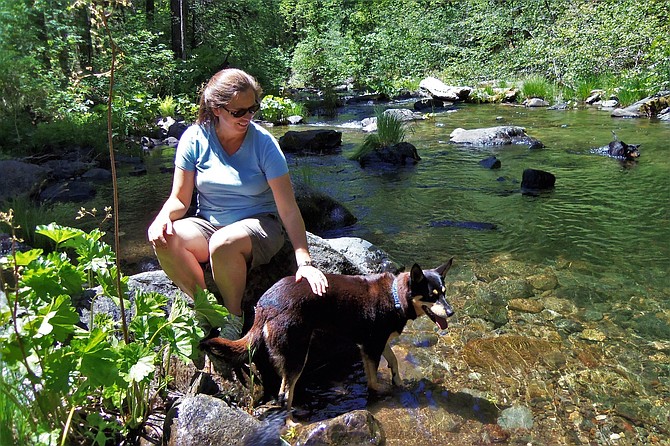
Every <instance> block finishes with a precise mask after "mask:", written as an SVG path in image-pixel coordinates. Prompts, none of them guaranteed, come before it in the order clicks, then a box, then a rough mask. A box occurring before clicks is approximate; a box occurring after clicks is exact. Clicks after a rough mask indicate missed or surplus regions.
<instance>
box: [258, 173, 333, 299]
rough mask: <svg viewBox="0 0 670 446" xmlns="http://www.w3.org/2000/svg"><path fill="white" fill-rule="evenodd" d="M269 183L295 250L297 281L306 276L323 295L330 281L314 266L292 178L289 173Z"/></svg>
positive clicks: (313, 289) (315, 289)
mask: <svg viewBox="0 0 670 446" xmlns="http://www.w3.org/2000/svg"><path fill="white" fill-rule="evenodd" d="M268 184H269V185H270V188H271V189H272V193H273V195H274V199H275V203H276V204H277V210H278V211H279V217H280V218H281V221H282V223H283V224H284V228H286V233H287V234H288V238H289V240H291V244H292V245H293V249H294V250H295V260H296V262H297V264H298V271H297V272H296V281H299V280H300V279H302V278H303V277H304V278H305V279H307V281H308V282H309V283H310V285H311V287H312V291H313V292H314V294H318V295H319V296H321V295H323V294H324V293H325V292H326V289H327V288H328V281H327V280H326V276H324V275H323V273H322V272H321V271H320V270H319V269H317V268H315V267H313V266H312V258H311V257H310V255H309V248H308V246H307V234H306V232H305V221H304V220H303V219H302V215H301V214H300V209H299V208H298V204H297V203H296V201H295V193H294V192H293V186H292V185H291V179H290V177H289V175H288V174H285V175H282V176H280V177H278V178H274V179H272V180H268Z"/></svg>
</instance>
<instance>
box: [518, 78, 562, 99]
mask: <svg viewBox="0 0 670 446" xmlns="http://www.w3.org/2000/svg"><path fill="white" fill-rule="evenodd" d="M556 91H557V88H556V85H554V84H553V83H551V82H550V81H548V80H547V79H545V78H544V77H542V76H530V77H528V78H526V79H524V80H523V85H522V87H521V94H522V95H523V97H525V98H541V99H544V100H546V101H551V100H553V99H554V98H555V97H556Z"/></svg>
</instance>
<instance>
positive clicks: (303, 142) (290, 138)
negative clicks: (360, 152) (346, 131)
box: [279, 129, 342, 155]
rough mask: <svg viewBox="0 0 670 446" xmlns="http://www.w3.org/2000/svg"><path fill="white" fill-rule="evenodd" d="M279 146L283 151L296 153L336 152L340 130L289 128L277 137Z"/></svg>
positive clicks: (340, 139)
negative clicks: (298, 129)
mask: <svg viewBox="0 0 670 446" xmlns="http://www.w3.org/2000/svg"><path fill="white" fill-rule="evenodd" d="M279 146H280V147H281V149H282V150H283V151H284V152H285V153H295V154H298V155H307V154H331V153H337V152H338V151H339V150H340V147H341V146H342V132H338V131H336V130H326V129H316V130H303V131H299V132H297V131H293V130H289V131H288V132H286V133H285V134H284V136H282V137H281V138H279Z"/></svg>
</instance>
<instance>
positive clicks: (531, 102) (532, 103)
mask: <svg viewBox="0 0 670 446" xmlns="http://www.w3.org/2000/svg"><path fill="white" fill-rule="evenodd" d="M523 105H524V106H525V107H529V108H533V107H549V102H547V101H545V100H544V99H542V98H529V99H526V100H525V101H523Z"/></svg>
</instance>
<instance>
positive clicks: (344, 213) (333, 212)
mask: <svg viewBox="0 0 670 446" xmlns="http://www.w3.org/2000/svg"><path fill="white" fill-rule="evenodd" d="M293 187H294V189H295V199H296V202H297V203H298V207H299V208H300V213H301V214H302V218H303V220H304V221H305V227H306V228H307V230H308V231H310V232H321V231H324V230H329V229H339V228H344V227H346V226H351V225H353V224H354V223H356V217H355V216H354V215H353V214H352V213H351V212H350V211H349V210H348V209H347V208H345V207H344V206H342V204H340V203H338V202H337V201H335V200H334V199H333V198H331V197H330V196H328V195H326V194H324V193H321V192H318V191H316V190H315V189H314V188H312V187H311V186H309V185H307V184H305V183H304V182H300V181H294V183H293Z"/></svg>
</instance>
